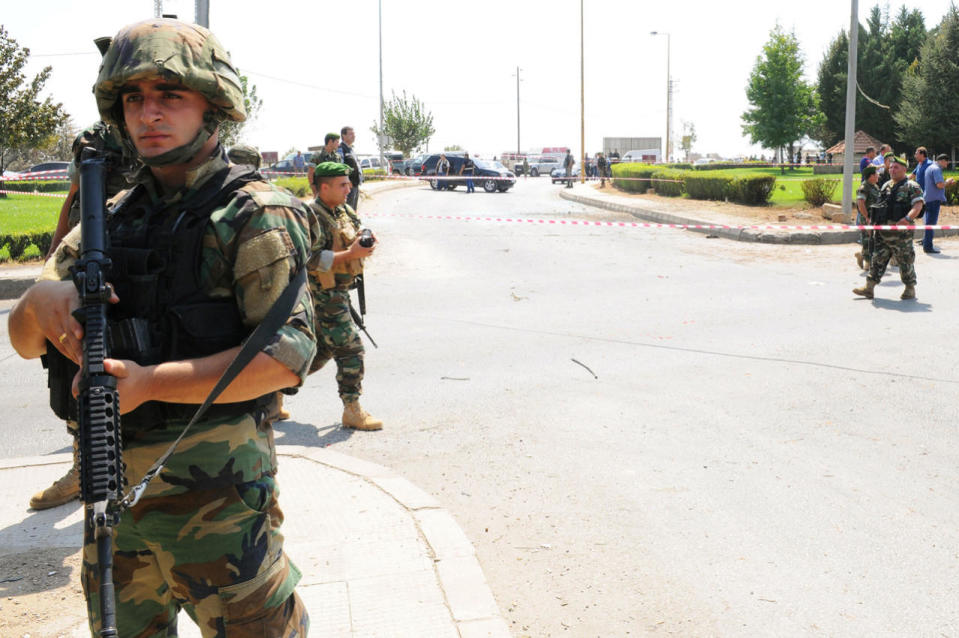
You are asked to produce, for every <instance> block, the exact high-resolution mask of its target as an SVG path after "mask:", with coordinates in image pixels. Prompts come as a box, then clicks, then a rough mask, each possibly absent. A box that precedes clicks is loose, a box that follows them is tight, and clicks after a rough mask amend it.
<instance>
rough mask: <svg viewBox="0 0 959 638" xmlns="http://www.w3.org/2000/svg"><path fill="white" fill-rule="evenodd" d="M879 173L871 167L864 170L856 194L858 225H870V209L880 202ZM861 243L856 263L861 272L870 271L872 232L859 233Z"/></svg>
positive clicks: (863, 231)
mask: <svg viewBox="0 0 959 638" xmlns="http://www.w3.org/2000/svg"><path fill="white" fill-rule="evenodd" d="M878 182H879V171H878V169H877V168H876V167H875V166H873V165H869V166H867V167H866V168H864V169H862V183H861V184H860V185H859V191H858V192H857V193H856V208H857V212H856V225H857V226H864V225H866V224H868V223H869V208H870V206H872V205H873V204H875V203H876V202H877V201H879V186H878V185H877V184H878ZM859 243H860V244H862V249H861V250H860V251H859V252H857V253H856V263H857V264H858V265H859V268H860V270H862V269H865V270H869V268H870V267H871V266H872V232H870V231H867V230H861V231H859Z"/></svg>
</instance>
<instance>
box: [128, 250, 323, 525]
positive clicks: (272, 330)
mask: <svg viewBox="0 0 959 638" xmlns="http://www.w3.org/2000/svg"><path fill="white" fill-rule="evenodd" d="M304 285H306V268H300V270H299V271H298V272H297V274H296V276H295V277H294V278H293V280H292V281H290V283H289V284H287V286H286V289H284V290H283V293H282V294H280V296H279V297H278V298H277V300H276V301H275V302H273V305H272V306H271V307H270V310H269V311H268V312H267V313H266V316H265V317H263V320H262V321H261V322H260V323H259V325H257V327H256V329H254V330H253V332H252V333H250V336H249V337H247V338H246V339H245V340H244V341H243V345H242V346H241V347H240V351H239V352H238V353H236V356H235V357H234V358H233V361H231V362H230V365H228V366H227V368H226V370H224V371H223V374H222V375H221V376H220V379H219V380H218V381H217V382H216V385H215V386H214V387H213V389H212V390H210V394H209V395H208V396H207V397H206V399H205V400H204V401H203V403H202V404H201V405H200V407H199V408H197V410H196V412H195V413H194V414H193V417H192V418H191V419H190V421H189V423H187V424H186V427H184V428H183V431H182V432H180V436H178V437H177V438H176V440H175V441H173V443H172V444H171V445H170V447H169V448H167V451H166V452H164V453H163V455H162V456H160V458H159V459H157V461H156V462H155V463H154V464H153V466H152V467H150V469H149V470H147V473H146V474H145V475H144V476H143V478H142V479H141V480H140V482H139V483H137V485H136V486H134V487H133V489H131V490H130V491H129V492H128V493H127V495H126V496H124V497H123V500H122V501H121V502H120V506H119V510H120V511H121V512H122V511H123V510H125V509H127V508H129V507H133V506H134V505H136V504H137V501H139V500H140V498H141V497H142V496H143V494H144V492H146V488H147V485H149V483H150V481H152V480H153V478H154V477H155V476H156V475H157V474H159V473H160V471H161V470H163V466H164V465H165V464H166V462H167V460H168V459H169V458H170V457H171V456H172V455H173V453H174V452H175V451H176V448H177V446H178V445H179V444H180V441H182V440H183V437H184V436H185V435H186V433H187V432H188V431H189V430H190V428H191V427H193V424H194V423H196V422H197V421H199V420H200V418H201V417H202V416H203V415H204V413H205V412H206V411H207V408H209V407H210V406H211V405H212V404H213V402H214V401H216V398H217V397H218V396H220V394H221V393H222V392H223V391H224V390H226V388H227V386H229V385H230V383H232V382H233V380H234V379H235V378H236V377H237V375H238V374H240V372H242V371H243V368H245V367H246V366H247V364H249V363H250V361H252V360H253V357H255V356H256V355H257V353H258V352H260V351H261V350H263V347H264V346H266V345H267V344H268V343H269V342H270V339H272V338H273V335H275V334H276V331H277V330H279V329H280V328H281V327H282V326H283V324H284V323H285V322H286V319H287V318H288V317H289V316H290V311H291V310H293V306H294V305H295V304H296V300H297V298H298V297H299V292H300V289H301V288H302V287H303V286H304ZM121 423H122V419H121Z"/></svg>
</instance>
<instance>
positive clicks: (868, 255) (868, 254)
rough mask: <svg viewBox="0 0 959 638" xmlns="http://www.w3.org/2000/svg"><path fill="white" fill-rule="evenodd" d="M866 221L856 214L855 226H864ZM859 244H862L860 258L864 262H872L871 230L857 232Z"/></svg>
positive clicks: (860, 214)
mask: <svg viewBox="0 0 959 638" xmlns="http://www.w3.org/2000/svg"><path fill="white" fill-rule="evenodd" d="M866 223H867V220H866V218H865V217H863V216H862V213H856V225H857V226H865V225H866ZM859 243H860V244H862V258H863V259H865V260H866V261H870V262H871V261H872V231H871V230H860V231H859Z"/></svg>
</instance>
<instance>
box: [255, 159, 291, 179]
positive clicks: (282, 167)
mask: <svg viewBox="0 0 959 638" xmlns="http://www.w3.org/2000/svg"><path fill="white" fill-rule="evenodd" d="M260 172H261V173H284V174H289V175H292V174H293V173H296V172H297V171H296V168H294V166H293V160H292V159H283V160H280V161H279V162H276V163H273V164H270V165H269V166H264V167H262V168H261V169H260Z"/></svg>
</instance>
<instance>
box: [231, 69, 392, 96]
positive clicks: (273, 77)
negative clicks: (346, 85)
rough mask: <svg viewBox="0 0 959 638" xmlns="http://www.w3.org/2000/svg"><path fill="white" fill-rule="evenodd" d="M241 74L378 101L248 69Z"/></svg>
mask: <svg viewBox="0 0 959 638" xmlns="http://www.w3.org/2000/svg"><path fill="white" fill-rule="evenodd" d="M240 73H241V74H248V75H255V76H258V77H261V78H267V79H269V80H275V81H277V82H283V83H285V84H292V85H294V86H302V87H304V88H307V89H314V90H316V91H326V92H328V93H339V94H341V95H352V96H354V97H362V98H367V99H370V100H378V99H379V98H378V97H377V96H375V95H368V94H366V93H352V92H350V91H341V90H339V89H331V88H329V87H325V86H317V85H315V84H307V83H306V82H298V81H296V80H288V79H286V78H278V77H276V76H274V75H267V74H266V73H259V72H257V71H250V70H249V69H241V70H240Z"/></svg>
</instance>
